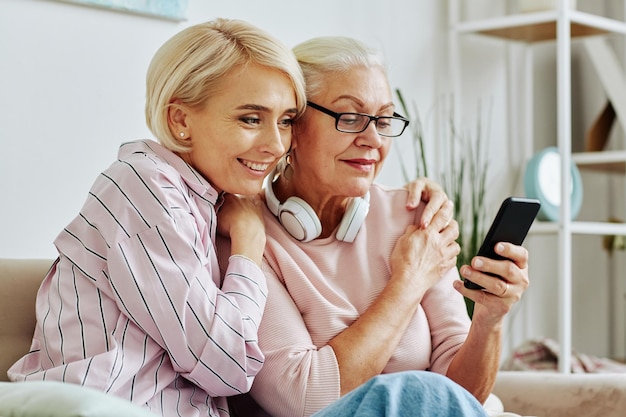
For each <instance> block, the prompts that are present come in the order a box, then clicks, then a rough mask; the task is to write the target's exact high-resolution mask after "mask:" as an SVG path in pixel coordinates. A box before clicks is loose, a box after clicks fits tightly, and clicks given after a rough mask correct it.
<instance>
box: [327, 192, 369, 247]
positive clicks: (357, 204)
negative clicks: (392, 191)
mask: <svg viewBox="0 0 626 417" xmlns="http://www.w3.org/2000/svg"><path fill="white" fill-rule="evenodd" d="M369 210H370V195H369V192H368V193H367V194H366V195H365V197H359V198H353V199H352V201H351V202H350V204H349V205H348V208H347V209H346V213H345V214H344V215H343V218H342V219H341V223H339V228H338V229H337V234H336V235H335V236H336V237H337V239H339V240H341V241H343V242H348V243H352V242H354V239H355V238H356V235H357V233H358V232H359V229H360V228H361V226H362V225H363V222H364V221H365V218H366V217H367V213H368V212H369Z"/></svg>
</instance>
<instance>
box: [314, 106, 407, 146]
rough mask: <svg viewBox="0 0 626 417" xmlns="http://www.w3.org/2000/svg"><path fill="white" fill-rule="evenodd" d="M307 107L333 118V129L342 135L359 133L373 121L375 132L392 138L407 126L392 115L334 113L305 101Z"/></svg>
mask: <svg viewBox="0 0 626 417" xmlns="http://www.w3.org/2000/svg"><path fill="white" fill-rule="evenodd" d="M307 105H308V106H309V107H311V108H314V109H315V110H317V111H321V112H322V113H325V114H327V115H329V116H331V117H334V118H335V129H337V130H338V131H340V132H344V133H361V132H364V131H365V129H367V127H368V126H369V125H370V123H371V122H372V121H373V122H374V124H376V131H377V132H378V134H379V135H381V136H387V137H390V138H394V137H396V136H400V135H401V134H402V133H403V132H404V129H406V127H407V126H408V125H409V120H408V119H407V118H405V117H402V116H400V115H399V114H398V113H394V114H393V116H372V115H369V114H364V113H335V112H334V111H332V110H328V109H327V108H325V107H322V106H320V105H319V104H315V103H312V102H310V101H307Z"/></svg>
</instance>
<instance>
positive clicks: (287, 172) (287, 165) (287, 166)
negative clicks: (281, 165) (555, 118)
mask: <svg viewBox="0 0 626 417" xmlns="http://www.w3.org/2000/svg"><path fill="white" fill-rule="evenodd" d="M283 175H284V176H285V179H286V180H287V181H289V180H290V179H291V177H293V166H292V165H291V153H288V154H287V155H285V169H284V170H283Z"/></svg>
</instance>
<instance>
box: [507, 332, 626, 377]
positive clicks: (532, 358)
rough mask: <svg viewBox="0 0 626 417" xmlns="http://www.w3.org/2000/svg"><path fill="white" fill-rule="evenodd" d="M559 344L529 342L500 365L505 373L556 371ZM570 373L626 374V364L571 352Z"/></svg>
mask: <svg viewBox="0 0 626 417" xmlns="http://www.w3.org/2000/svg"><path fill="white" fill-rule="evenodd" d="M559 355H560V350H559V344H558V343H557V342H556V341H554V340H552V339H548V338H546V339H539V340H529V341H526V342H524V343H523V344H522V345H521V346H519V347H518V348H517V349H515V350H514V351H513V353H512V354H511V356H510V357H509V358H508V359H507V360H506V361H505V362H504V363H503V364H502V366H501V368H500V369H502V370H505V371H556V370H557V369H558V362H559ZM571 355H572V358H571V363H572V369H571V372H572V373H603V372H606V373H626V364H623V363H620V362H617V361H614V360H611V359H607V358H598V357H595V356H591V355H587V354H584V353H580V352H576V351H575V350H572V353H571Z"/></svg>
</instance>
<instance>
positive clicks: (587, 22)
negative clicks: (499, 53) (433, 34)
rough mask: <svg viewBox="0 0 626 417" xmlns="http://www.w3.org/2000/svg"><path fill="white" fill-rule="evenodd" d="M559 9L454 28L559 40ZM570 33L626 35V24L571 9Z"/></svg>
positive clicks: (532, 39) (513, 37)
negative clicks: (557, 29) (557, 35)
mask: <svg viewBox="0 0 626 417" xmlns="http://www.w3.org/2000/svg"><path fill="white" fill-rule="evenodd" d="M557 20H558V13H557V11H555V10H554V11H553V10H550V11H545V12H537V13H524V14H517V15H510V16H503V17H497V18H491V19H485V20H472V21H465V22H460V23H458V24H457V25H456V27H455V28H454V29H455V30H456V31H457V32H459V33H475V34H480V35H487V36H493V37H497V38H501V39H507V40H513V41H521V42H539V41H546V40H554V39H556V26H557ZM570 20H571V26H570V30H571V36H572V37H580V36H590V35H602V34H607V33H622V34H626V23H624V22H621V21H617V20H614V19H609V18H606V17H602V16H596V15H592V14H589V13H584V12H579V11H576V10H572V11H571V12H570Z"/></svg>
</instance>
